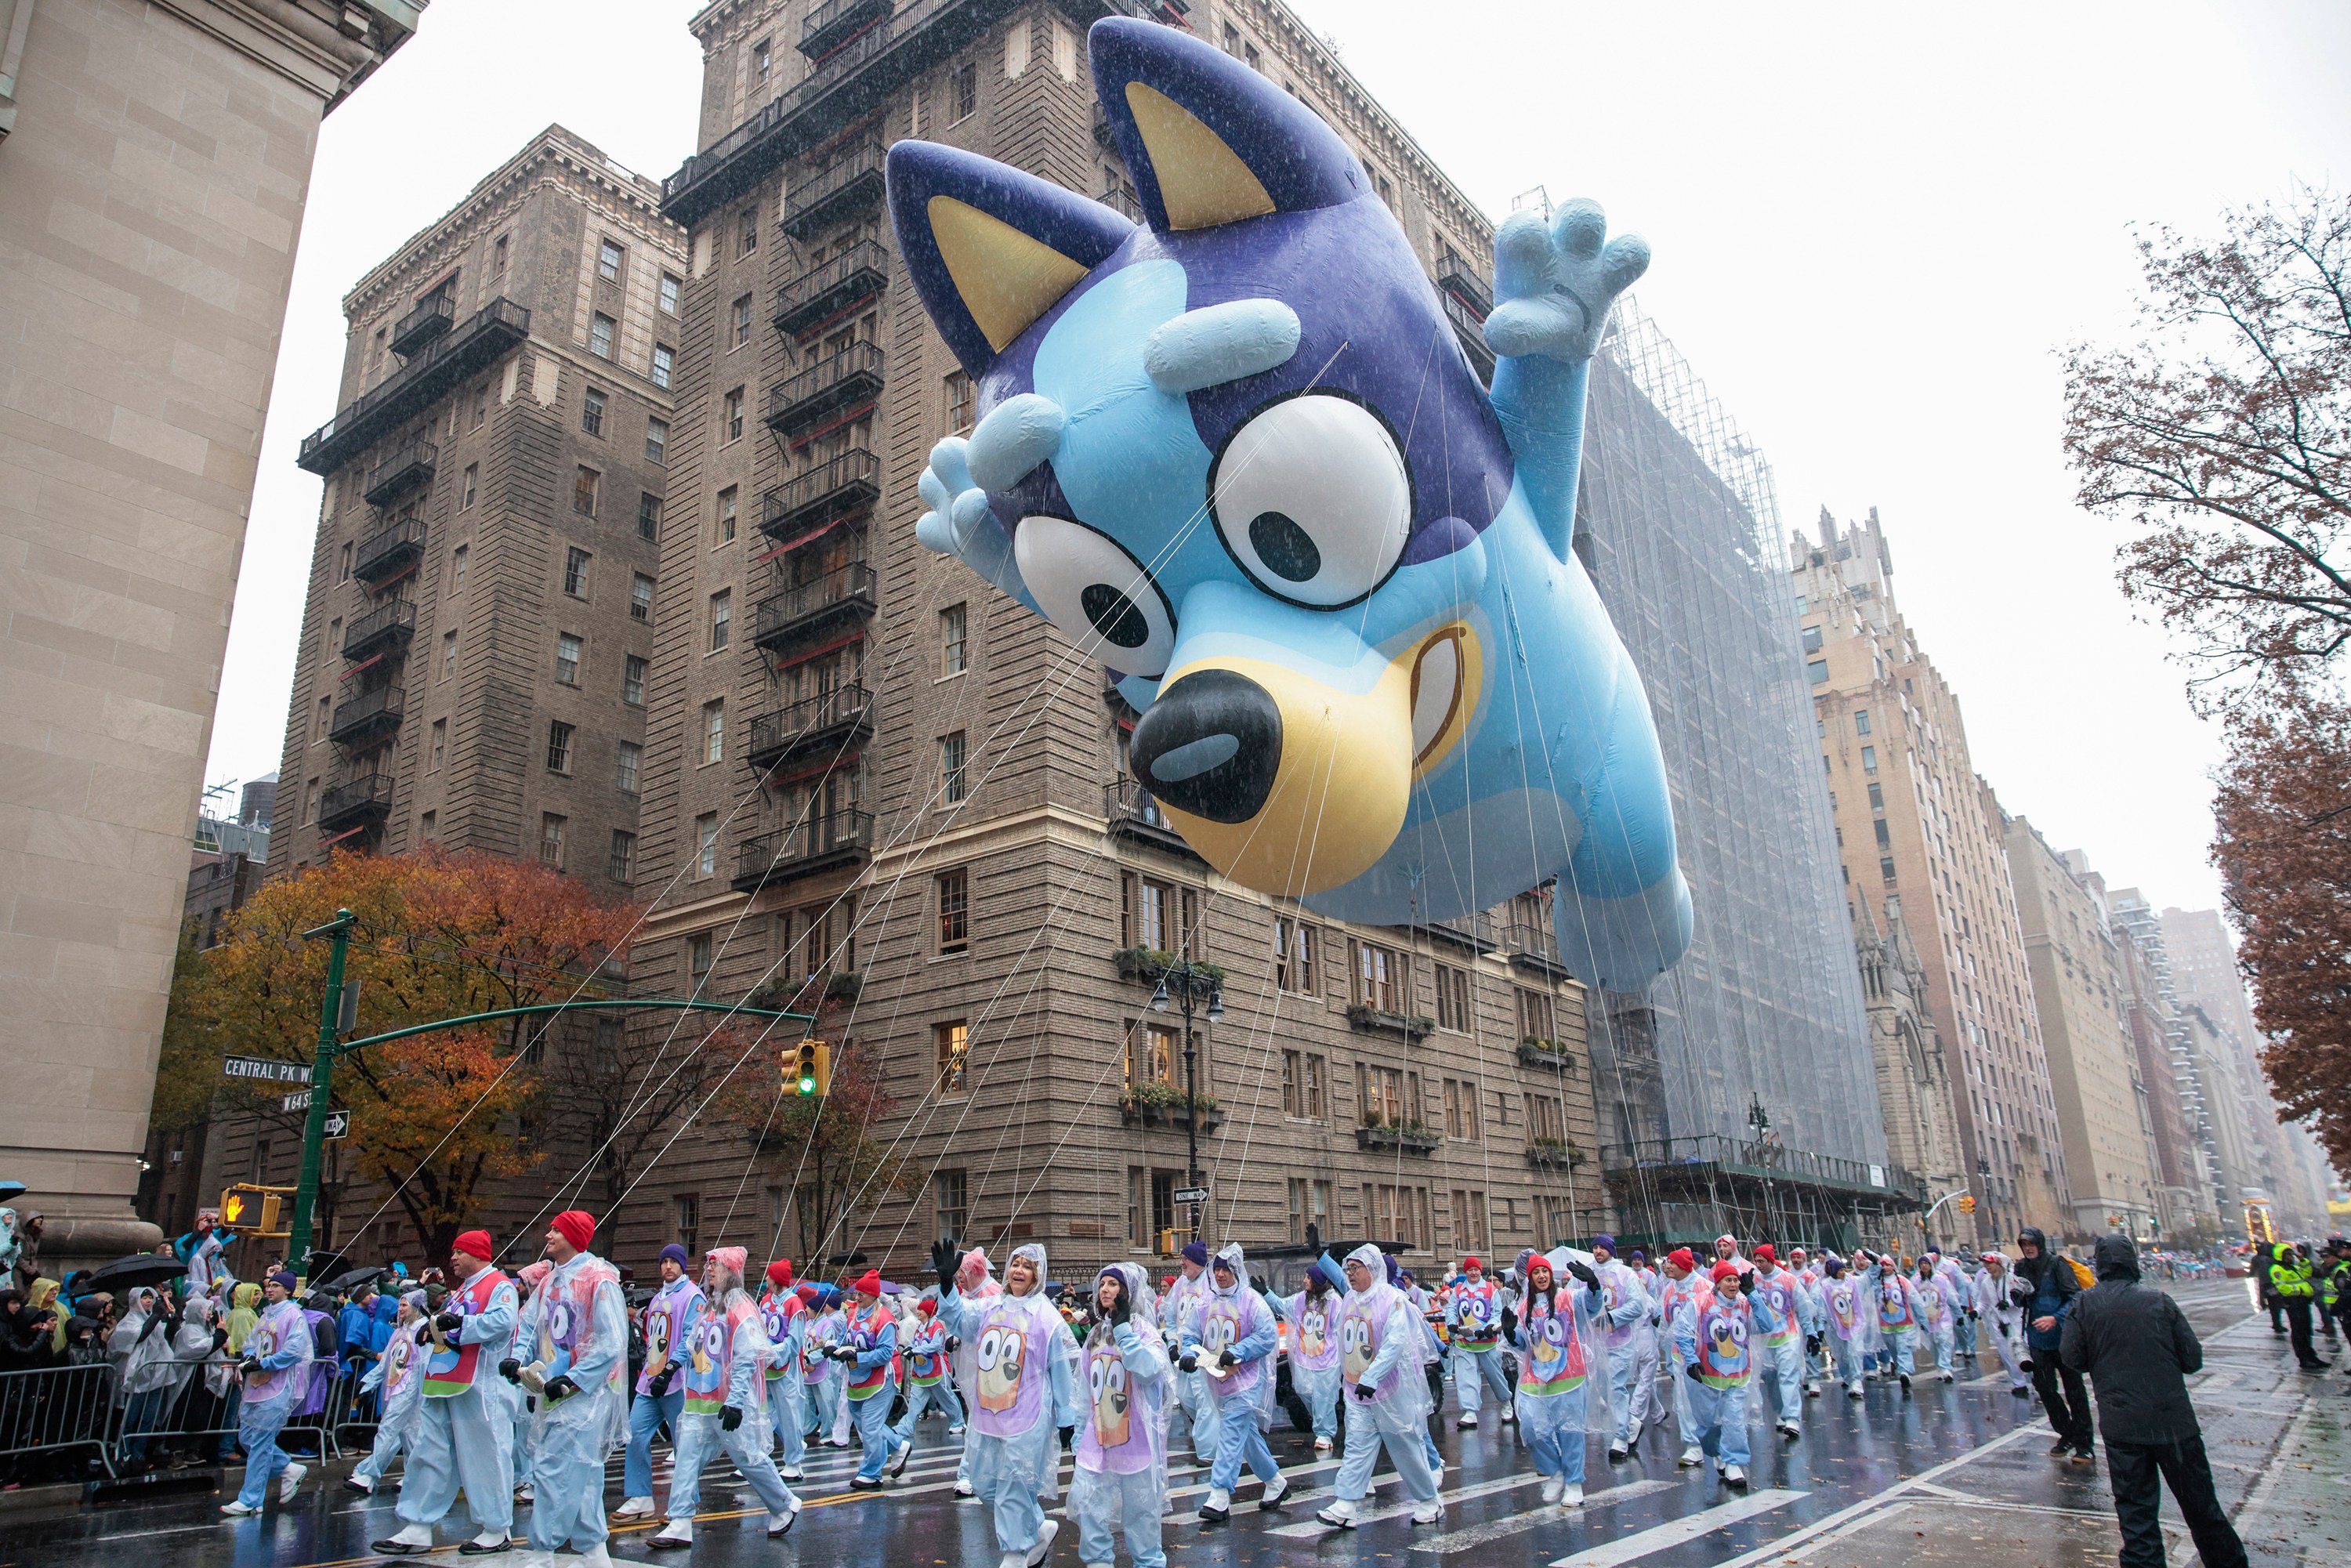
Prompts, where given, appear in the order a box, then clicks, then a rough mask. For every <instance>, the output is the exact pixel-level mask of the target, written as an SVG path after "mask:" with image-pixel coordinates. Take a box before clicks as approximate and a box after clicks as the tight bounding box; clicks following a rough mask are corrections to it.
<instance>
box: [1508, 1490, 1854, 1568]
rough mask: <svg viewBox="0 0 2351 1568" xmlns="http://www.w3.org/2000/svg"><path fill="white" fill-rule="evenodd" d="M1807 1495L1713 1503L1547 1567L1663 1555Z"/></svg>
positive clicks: (1763, 1494)
mask: <svg viewBox="0 0 2351 1568" xmlns="http://www.w3.org/2000/svg"><path fill="white" fill-rule="evenodd" d="M1809 1495H1810V1494H1809V1493H1805V1492H1800V1491H1789V1490H1785V1489H1783V1488H1778V1487H1769V1488H1766V1489H1764V1490H1761V1491H1757V1492H1750V1493H1749V1494H1748V1495H1747V1496H1745V1497H1741V1498H1734V1499H1732V1500H1729V1501H1728V1502H1721V1503H1717V1504H1716V1505H1715V1506H1714V1507H1712V1508H1709V1509H1704V1510H1701V1511H1698V1512H1697V1513H1693V1514H1687V1515H1685V1516H1684V1517H1682V1518H1680V1519H1670V1520H1667V1521H1666V1522H1665V1523H1663V1524H1654V1525H1651V1526H1650V1527H1649V1528H1648V1529H1646V1530H1640V1531H1634V1532H1633V1533H1632V1534H1630V1535H1621V1536H1618V1537H1617V1538H1616V1539H1615V1540H1614V1541H1610V1542H1604V1543H1603V1544H1601V1545H1598V1546H1594V1547H1592V1548H1591V1549H1589V1550H1588V1551H1583V1552H1573V1553H1571V1554H1570V1555H1568V1556H1565V1557H1560V1558H1555V1559H1553V1560H1552V1564H1551V1568H1616V1564H1618V1563H1630V1562H1632V1561H1634V1560H1635V1559H1636V1558H1641V1557H1646V1556H1647V1555H1648V1554H1649V1553H1650V1552H1663V1551H1664V1550H1665V1549H1666V1548H1667V1547H1668V1546H1679V1545H1681V1544H1682V1543H1683V1542H1690V1541H1696V1540H1697V1539H1698V1537H1700V1536H1702V1535H1710V1534H1712V1533H1713V1532H1714V1531H1718V1530H1720V1529H1722V1528H1723V1527H1724V1526H1725V1525H1729V1524H1736V1523H1738V1522H1739V1521H1740V1520H1743V1519H1752V1518H1754V1517H1755V1516H1756V1515H1757V1514H1760V1513H1769V1512H1771V1511H1772V1510H1773V1509H1776V1508H1785V1507H1787V1506H1788V1504H1790V1503H1792V1502H1794V1501H1795V1500H1797V1499H1798V1498H1801V1497H1805V1496H1809Z"/></svg>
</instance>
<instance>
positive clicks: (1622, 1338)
mask: <svg viewBox="0 0 2351 1568" xmlns="http://www.w3.org/2000/svg"><path fill="white" fill-rule="evenodd" d="M1591 1266H1592V1270H1593V1273H1594V1274H1596V1275H1597V1276H1598V1277H1599V1281H1600V1295H1601V1302H1602V1305H1601V1324H1600V1329H1599V1333H1600V1334H1601V1337H1602V1340H1603V1342H1604V1343H1605V1344H1606V1346H1607V1349H1608V1357H1607V1362H1608V1365H1607V1373H1606V1375H1605V1376H1604V1378H1603V1379H1602V1381H1601V1385H1600V1386H1601V1387H1602V1388H1604V1389H1605V1390H1606V1391H1607V1396H1608V1415H1609V1422H1608V1458H1610V1459H1611V1460H1612V1461H1613V1460H1617V1459H1622V1458H1625V1456H1626V1455H1628V1454H1630V1453H1631V1452H1632V1451H1633V1449H1634V1448H1635V1447H1636V1446H1637V1445H1638V1444H1639V1443H1640V1441H1641V1426H1642V1423H1643V1422H1645V1421H1654V1420H1656V1397H1657V1391H1656V1382H1657V1333H1656V1328H1655V1327H1654V1326H1653V1325H1652V1324H1651V1322H1650V1321H1649V1320H1650V1317H1651V1310H1650V1304H1649V1292H1648V1291H1646V1290H1644V1289H1643V1288H1642V1285H1641V1277H1640V1276H1639V1275H1637V1274H1635V1273H1634V1272H1633V1270H1632V1269H1631V1268H1630V1267H1628V1266H1627V1265H1625V1264H1624V1263H1620V1262H1618V1261H1617V1260H1616V1239H1615V1238H1614V1237H1613V1236H1595V1237H1593V1239H1592V1265H1591Z"/></svg>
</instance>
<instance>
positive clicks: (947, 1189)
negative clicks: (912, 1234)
mask: <svg viewBox="0 0 2351 1568" xmlns="http://www.w3.org/2000/svg"><path fill="white" fill-rule="evenodd" d="M931 1193H932V1197H933V1201H934V1202H935V1205H936V1207H937V1215H938V1234H939V1235H940V1237H941V1238H943V1239H946V1240H948V1241H952V1242H954V1243H956V1245H957V1246H961V1245H962V1244H963V1239H964V1233H965V1231H967V1230H968V1229H969V1228H971V1188H970V1186H969V1185H968V1184H967V1182H966V1181H965V1180H964V1174H963V1172H961V1171H941V1172H940V1173H939V1174H938V1175H936V1176H933V1177H932V1178H931Z"/></svg>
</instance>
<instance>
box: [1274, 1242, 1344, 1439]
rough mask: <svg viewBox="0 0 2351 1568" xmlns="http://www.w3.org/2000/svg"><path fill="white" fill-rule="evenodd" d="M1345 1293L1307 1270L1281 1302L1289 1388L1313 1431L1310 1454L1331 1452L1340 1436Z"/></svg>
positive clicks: (1324, 1276)
mask: <svg viewBox="0 0 2351 1568" xmlns="http://www.w3.org/2000/svg"><path fill="white" fill-rule="evenodd" d="M1345 1290H1346V1280H1345V1277H1344V1276H1343V1275H1342V1276H1341V1278H1340V1279H1339V1281H1337V1283H1336V1284H1335V1285H1334V1284H1333V1282H1332V1279H1331V1277H1330V1276H1329V1275H1327V1274H1325V1273H1324V1272H1323V1271H1322V1270H1321V1269H1320V1268H1313V1269H1309V1270H1307V1271H1306V1282H1305V1285H1304V1286H1303V1287H1302V1288H1301V1290H1300V1291H1298V1292H1297V1293H1296V1294H1294V1295H1292V1296H1291V1297H1290V1299H1289V1301H1286V1302H1284V1303H1282V1309H1281V1311H1282V1315H1283V1316H1284V1317H1285V1318H1287V1319H1288V1320H1289V1321H1290V1333H1291V1335H1292V1338H1291V1341H1290V1386H1291V1387H1292V1388H1294V1389H1296V1390H1297V1392H1298V1396H1299V1398H1301V1400H1303V1401H1305V1404H1306V1410H1307V1415H1308V1417H1309V1419H1310V1420H1311V1423H1312V1425H1313V1427H1314V1451H1315V1452H1316V1453H1318V1454H1326V1453H1329V1452H1330V1451H1331V1448H1332V1444H1333V1442H1334V1440H1335V1439H1336V1438H1337V1437H1338V1435H1339V1362H1340V1355H1341V1353H1340V1348H1339V1304H1340V1299H1341V1297H1342V1295H1343V1292H1344V1291H1345Z"/></svg>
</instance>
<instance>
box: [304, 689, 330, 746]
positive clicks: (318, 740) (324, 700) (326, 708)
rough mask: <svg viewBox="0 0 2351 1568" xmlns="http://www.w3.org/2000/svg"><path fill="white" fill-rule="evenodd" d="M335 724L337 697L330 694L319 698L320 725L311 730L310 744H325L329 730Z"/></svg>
mask: <svg viewBox="0 0 2351 1568" xmlns="http://www.w3.org/2000/svg"><path fill="white" fill-rule="evenodd" d="M334 726H335V699H334V698H333V697H330V696H326V697H320V698H319V727H318V728H317V729H315V730H314V731H312V732H311V735H310V744H311V745H313V746H318V745H321V744H323V743H324V742H325V740H326V738H327V732H328V731H329V730H330V729H332V728H333V727H334Z"/></svg>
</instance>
